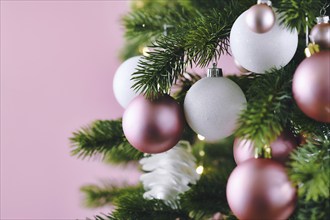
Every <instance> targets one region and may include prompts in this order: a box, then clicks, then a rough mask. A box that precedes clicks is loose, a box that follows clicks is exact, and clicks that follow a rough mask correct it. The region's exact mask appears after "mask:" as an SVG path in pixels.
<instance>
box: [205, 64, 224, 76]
mask: <svg viewBox="0 0 330 220" xmlns="http://www.w3.org/2000/svg"><path fill="white" fill-rule="evenodd" d="M222 76H223V74H222V69H220V68H218V67H217V64H216V63H213V67H212V68H209V69H208V70H207V77H222Z"/></svg>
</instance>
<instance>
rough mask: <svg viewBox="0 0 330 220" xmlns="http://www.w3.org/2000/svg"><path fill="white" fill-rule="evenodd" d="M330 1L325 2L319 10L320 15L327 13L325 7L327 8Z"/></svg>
mask: <svg viewBox="0 0 330 220" xmlns="http://www.w3.org/2000/svg"><path fill="white" fill-rule="evenodd" d="M329 6H330V3H328V2H326V3H325V4H324V5H323V7H322V8H321V10H320V16H322V17H323V16H325V14H326V13H327V8H329Z"/></svg>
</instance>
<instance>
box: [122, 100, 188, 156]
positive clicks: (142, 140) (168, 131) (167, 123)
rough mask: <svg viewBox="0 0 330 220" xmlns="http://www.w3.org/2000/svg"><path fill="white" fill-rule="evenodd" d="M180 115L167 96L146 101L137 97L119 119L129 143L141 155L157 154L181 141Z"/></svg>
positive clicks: (175, 105)
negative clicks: (141, 153) (142, 153)
mask: <svg viewBox="0 0 330 220" xmlns="http://www.w3.org/2000/svg"><path fill="white" fill-rule="evenodd" d="M183 128H184V116H183V111H182V109H181V107H180V105H179V104H178V103H177V102H176V101H175V100H174V99H173V98H172V97H170V96H168V95H164V96H161V97H159V98H158V99H157V100H154V101H150V100H147V99H146V98H145V97H144V96H143V95H139V96H137V97H136V98H135V99H133V101H132V102H131V103H130V104H129V105H128V107H127V109H126V111H125V112H124V116H123V130H124V134H125V136H126V138H127V140H128V141H129V143H130V144H131V145H132V146H133V147H135V148H136V149H138V150H140V151H142V152H144V153H152V154H154V153H161V152H164V151H167V150H169V149H171V148H172V147H174V146H175V145H176V144H177V143H178V141H179V140H180V138H181V135H182V132H183Z"/></svg>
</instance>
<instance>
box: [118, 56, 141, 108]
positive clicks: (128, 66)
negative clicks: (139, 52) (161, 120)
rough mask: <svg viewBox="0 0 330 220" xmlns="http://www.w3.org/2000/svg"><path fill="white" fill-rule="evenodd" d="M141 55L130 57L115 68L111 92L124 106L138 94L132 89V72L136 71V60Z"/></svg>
mask: <svg viewBox="0 0 330 220" xmlns="http://www.w3.org/2000/svg"><path fill="white" fill-rule="evenodd" d="M141 57H142V56H135V57H131V58H129V59H128V60H126V61H125V62H123V63H122V64H121V65H120V66H119V68H118V69H117V71H116V73H115V76H114V79H113V92H114V94H115V98H116V99H117V101H118V102H119V104H120V105H121V106H122V107H123V108H126V107H127V106H128V104H129V103H130V102H131V101H132V100H133V99H134V98H135V97H136V96H138V94H137V93H136V92H135V91H134V90H133V89H132V86H133V84H134V82H133V81H132V80H131V78H132V74H133V73H134V72H136V68H137V66H138V62H139V60H140V58H141Z"/></svg>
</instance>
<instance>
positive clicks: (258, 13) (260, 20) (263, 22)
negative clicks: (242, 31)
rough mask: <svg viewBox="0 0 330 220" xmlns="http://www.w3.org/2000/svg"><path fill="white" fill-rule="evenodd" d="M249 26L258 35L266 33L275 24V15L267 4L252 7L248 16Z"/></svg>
mask: <svg viewBox="0 0 330 220" xmlns="http://www.w3.org/2000/svg"><path fill="white" fill-rule="evenodd" d="M246 23H247V26H248V27H249V28H250V29H251V30H252V31H253V32H256V33H259V34H261V33H266V32H268V31H269V30H270V29H272V27H273V26H274V24H275V13H274V11H273V9H272V8H271V7H270V6H268V5H267V4H257V5H254V6H252V7H251V8H250V9H249V10H248V11H247V14H246Z"/></svg>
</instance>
